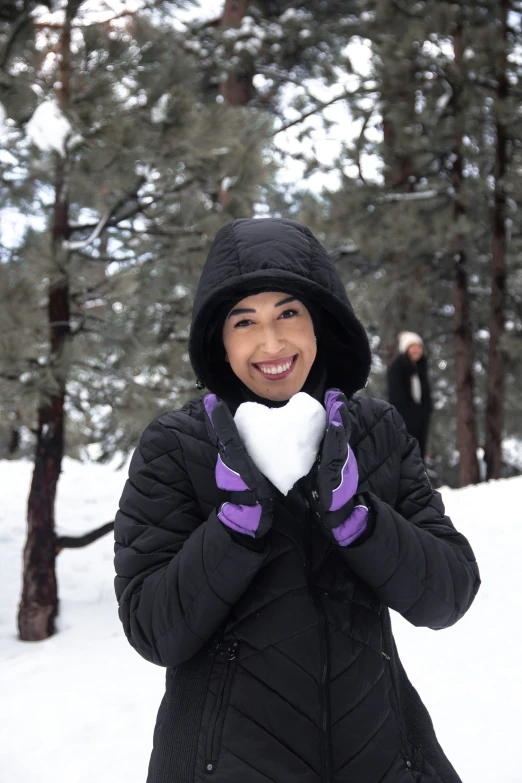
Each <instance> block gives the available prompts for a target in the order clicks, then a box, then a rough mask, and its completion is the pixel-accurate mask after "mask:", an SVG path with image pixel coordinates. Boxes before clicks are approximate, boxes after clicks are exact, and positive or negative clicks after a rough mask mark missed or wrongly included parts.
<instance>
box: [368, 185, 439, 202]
mask: <svg viewBox="0 0 522 783" xmlns="http://www.w3.org/2000/svg"><path fill="white" fill-rule="evenodd" d="M443 194H444V191H440V190H436V189H435V188H432V189H431V190H418V191H415V192H413V193H387V194H386V195H385V196H380V198H378V199H377V203H378V204H386V203H389V202H390V201H427V200H429V199H432V198H437V196H441V195H443Z"/></svg>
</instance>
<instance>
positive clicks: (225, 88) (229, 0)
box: [219, 0, 254, 106]
mask: <svg viewBox="0 0 522 783" xmlns="http://www.w3.org/2000/svg"><path fill="white" fill-rule="evenodd" d="M251 2H252V0H225V7H224V9H223V16H222V17H221V26H222V27H236V28H239V27H241V23H242V21H243V17H244V16H245V15H246V12H247V8H248V6H249V5H250V4H251ZM253 78H254V67H253V64H252V65H250V66H246V67H245V69H244V70H241V71H235V72H234V73H231V74H229V76H228V78H227V79H226V80H225V81H223V82H221V84H220V85H219V91H220V93H221V95H222V96H223V98H224V99H225V101H226V102H227V103H229V104H230V105H231V106H246V104H247V103H248V102H249V101H250V100H251V99H252V97H253V95H254V85H253Z"/></svg>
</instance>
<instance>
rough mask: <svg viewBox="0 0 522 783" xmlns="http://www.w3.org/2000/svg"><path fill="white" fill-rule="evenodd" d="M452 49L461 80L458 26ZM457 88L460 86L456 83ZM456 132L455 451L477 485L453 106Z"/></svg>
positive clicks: (467, 480)
mask: <svg viewBox="0 0 522 783" xmlns="http://www.w3.org/2000/svg"><path fill="white" fill-rule="evenodd" d="M453 45H454V51H455V73H456V77H457V82H459V81H460V80H461V79H462V54H463V41H462V28H461V27H458V28H457V29H456V31H455V34H454V36H453ZM457 89H460V85H458V86H457ZM455 111H456V116H455V122H456V127H457V131H456V135H455V141H454V146H453V153H454V163H453V172H452V183H453V188H454V192H455V196H454V198H455V203H454V207H453V220H454V223H455V238H454V240H453V247H452V251H453V259H454V264H455V266H454V307H455V320H454V332H455V371H456V380H457V448H458V450H459V455H460V460H459V484H460V486H461V487H465V486H467V485H468V484H477V483H478V482H479V480H480V473H479V465H478V459H477V445H478V444H477V422H476V414H475V403H474V399H473V396H474V390H473V387H474V383H473V339H472V334H471V323H470V307H469V290H468V271H467V266H466V252H465V247H464V237H463V236H462V234H461V233H460V231H459V227H458V223H459V220H460V218H461V217H462V216H463V215H464V212H465V208H464V205H463V203H462V200H461V191H462V181H463V157H462V136H463V133H462V129H461V128H460V127H459V126H460V122H461V118H460V110H459V108H458V107H456V110H455Z"/></svg>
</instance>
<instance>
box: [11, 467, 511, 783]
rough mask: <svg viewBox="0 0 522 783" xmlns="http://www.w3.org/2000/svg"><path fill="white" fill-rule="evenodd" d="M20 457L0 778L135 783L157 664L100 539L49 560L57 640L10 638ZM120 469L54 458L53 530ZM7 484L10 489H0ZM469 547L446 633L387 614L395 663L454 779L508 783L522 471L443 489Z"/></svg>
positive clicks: (113, 495) (78, 514)
mask: <svg viewBox="0 0 522 783" xmlns="http://www.w3.org/2000/svg"><path fill="white" fill-rule="evenodd" d="M30 478H31V465H30V464H29V463H27V462H19V463H13V462H5V461H2V462H0V487H2V489H3V493H2V504H1V506H0V546H1V549H2V589H1V590H0V693H1V694H2V698H1V699H0V724H1V725H2V742H1V743H0V770H1V772H0V780H2V783H3V781H5V783H42V781H43V783H47V781H51V780H52V781H53V783H92V782H93V781H94V780H95V781H96V783H144V781H145V778H146V771H147V765H148V760H149V755H150V749H151V747H152V732H153V727H154V721H155V716H156V712H157V709H158V706H159V702H160V699H161V697H162V695H163V690H164V671H163V670H162V669H161V668H159V667H156V666H154V665H152V664H150V663H147V662H146V661H144V660H142V659H141V658H140V656H139V655H138V654H137V653H136V652H135V651H134V650H133V649H132V648H131V647H130V645H129V644H128V643H127V642H126V640H125V637H124V635H123V631H122V628H121V624H120V622H119V620H118V617H117V611H116V601H115V598H114V592H113V584H112V583H113V565H112V556H113V554H112V546H113V545H112V538H111V536H106V537H104V538H102V539H100V540H99V541H97V542H96V543H94V544H92V545H91V546H88V547H86V548H83V549H78V550H66V551H63V552H62V553H61V554H60V555H59V557H58V581H59V590H60V602H61V610H60V616H59V619H58V631H59V632H58V634H57V635H56V636H54V637H53V638H52V639H48V640H47V641H45V642H40V643H38V644H29V643H22V642H20V641H18V640H17V638H16V611H17V604H18V600H19V594H20V580H21V577H20V573H21V558H22V549H23V543H24V534H25V523H24V516H25V503H26V498H27V492H28V489H29V483H30ZM124 481H125V472H124V471H116V470H115V469H114V466H111V465H108V466H107V465H104V466H100V465H92V464H86V465H80V464H79V463H76V462H73V461H71V460H66V461H65V465H64V472H63V474H62V476H61V478H60V483H59V491H58V507H57V521H58V529H59V532H60V533H65V532H68V533H71V534H80V533H82V532H84V531H87V530H90V529H92V528H94V527H97V526H98V525H101V524H102V523H103V522H106V521H107V520H109V519H112V518H113V515H114V511H115V508H116V506H117V503H118V499H119V496H120V494H121V491H122V488H123V484H124ZM7 490H9V491H7ZM442 494H443V498H444V501H445V503H446V508H447V511H448V513H449V514H450V515H451V516H452V518H453V521H454V522H455V524H456V526H457V527H458V529H459V530H461V531H462V532H463V533H464V534H465V535H467V536H468V537H469V539H470V541H471V543H472V545H473V548H474V551H475V553H476V555H477V558H478V561H479V564H480V567H481V575H482V580H483V585H482V588H481V590H480V591H479V594H478V596H477V599H476V601H475V604H474V605H473V606H472V608H471V610H470V611H469V612H468V614H467V615H466V616H465V617H464V618H463V619H462V620H461V621H460V622H459V623H457V624H456V625H455V626H453V627H452V628H449V629H446V630H445V631H438V632H434V631H430V630H428V629H423V628H413V627H412V626H409V625H408V624H407V623H406V622H405V621H403V620H402V619H401V618H400V617H398V616H397V615H395V614H394V616H393V621H394V629H395V636H396V639H397V644H398V648H399V651H400V654H401V658H402V660H403V663H404V665H405V667H406V670H407V671H408V673H409V675H410V678H411V679H412V681H413V683H414V684H415V686H416V687H417V689H418V690H419V691H420V693H421V695H422V697H423V699H424V701H425V703H426V704H427V706H428V708H429V710H430V712H431V715H432V718H433V721H434V724H435V727H436V730H437V734H438V737H439V740H440V742H441V744H442V746H443V747H444V749H445V750H446V752H447V754H448V756H449V757H450V759H451V760H452V762H453V764H454V765H455V767H456V768H457V770H458V771H459V774H460V775H461V777H462V780H463V781H464V783H492V781H502V783H520V781H521V774H520V758H519V755H518V754H519V728H520V726H521V725H522V710H521V707H520V703H521V701H522V688H521V686H520V663H519V658H520V649H521V647H522V632H521V626H520V622H519V618H520V616H521V613H522V591H521V589H520V577H519V553H520V551H521V550H522V525H521V524H520V511H519V508H520V497H521V495H522V477H518V478H514V479H509V480H502V481H497V482H490V483H489V484H482V485H479V486H477V487H469V488H467V489H464V490H448V489H443V490H442Z"/></svg>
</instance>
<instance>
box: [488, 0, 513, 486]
mask: <svg viewBox="0 0 522 783" xmlns="http://www.w3.org/2000/svg"><path fill="white" fill-rule="evenodd" d="M508 7H509V2H508V0H502V2H501V25H502V28H501V29H502V33H501V35H502V42H501V47H500V50H499V52H498V69H497V83H498V88H497V104H496V112H497V120H496V152H495V173H494V176H495V195H494V201H493V243H492V259H491V302H490V316H489V361H488V400H487V405H486V428H485V429H486V446H485V461H486V478H487V479H498V478H500V469H501V466H502V425H503V412H504V357H503V355H502V350H501V347H500V341H501V338H502V334H503V332H504V328H505V300H506V277H507V268H506V195H505V192H504V176H505V173H506V165H507V132H506V127H505V125H504V123H503V121H502V114H503V110H504V101H505V99H506V96H507V91H508V84H507V78H506V62H507V52H506V47H507V23H508V18H507V17H508Z"/></svg>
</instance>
